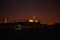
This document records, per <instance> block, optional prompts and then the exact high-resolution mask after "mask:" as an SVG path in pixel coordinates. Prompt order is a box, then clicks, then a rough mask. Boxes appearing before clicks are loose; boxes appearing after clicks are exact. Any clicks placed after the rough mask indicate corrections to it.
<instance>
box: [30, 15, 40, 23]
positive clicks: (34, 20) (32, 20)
mask: <svg viewBox="0 0 60 40" xmlns="http://www.w3.org/2000/svg"><path fill="white" fill-rule="evenodd" d="M29 22H39V21H38V20H37V19H36V18H35V16H33V18H32V19H29Z"/></svg>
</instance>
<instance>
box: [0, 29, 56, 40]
mask: <svg viewBox="0 0 60 40" xmlns="http://www.w3.org/2000/svg"><path fill="white" fill-rule="evenodd" d="M1 37H2V39H4V40H5V39H8V40H11V39H13V40H21V39H24V40H26V39H27V40H56V31H54V30H49V29H48V30H44V31H43V30H40V29H39V30H38V29H36V30H20V31H12V30H10V31H8V30H1V31H0V38H1Z"/></svg>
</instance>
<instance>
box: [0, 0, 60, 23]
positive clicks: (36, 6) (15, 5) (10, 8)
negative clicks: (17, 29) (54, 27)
mask: <svg viewBox="0 0 60 40" xmlns="http://www.w3.org/2000/svg"><path fill="white" fill-rule="evenodd" d="M0 4H1V5H0V6H1V7H0V9H1V12H0V22H2V20H3V18H7V19H9V20H26V19H29V18H32V17H33V16H36V19H38V20H40V22H41V23H42V24H53V23H60V5H59V4H60V1H59V0H0Z"/></svg>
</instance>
